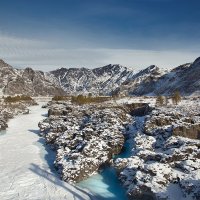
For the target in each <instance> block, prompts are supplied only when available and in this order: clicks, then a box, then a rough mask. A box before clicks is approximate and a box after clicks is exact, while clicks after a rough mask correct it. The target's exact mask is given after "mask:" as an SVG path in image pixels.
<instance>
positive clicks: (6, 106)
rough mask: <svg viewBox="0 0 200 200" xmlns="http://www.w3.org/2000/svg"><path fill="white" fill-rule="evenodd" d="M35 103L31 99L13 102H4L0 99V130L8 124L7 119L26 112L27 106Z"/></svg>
mask: <svg viewBox="0 0 200 200" xmlns="http://www.w3.org/2000/svg"><path fill="white" fill-rule="evenodd" d="M36 104H37V103H36V102H35V101H33V100H31V101H20V102H15V103H5V102H4V101H3V99H2V100H0V131H1V130H5V129H6V128H7V127H8V125H7V121H8V120H9V119H11V118H13V117H14V116H16V115H19V114H28V113H29V109H28V106H31V105H36Z"/></svg>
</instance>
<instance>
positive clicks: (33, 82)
mask: <svg viewBox="0 0 200 200" xmlns="http://www.w3.org/2000/svg"><path fill="white" fill-rule="evenodd" d="M49 78H50V76H47V75H46V73H44V72H42V71H34V70H33V69H31V68H26V69H14V68H13V67H12V66H10V65H8V64H7V63H5V62H4V61H3V60H0V93H1V94H2V95H3V94H6V95H14V94H25V95H31V96H38V95H44V96H47V95H56V94H57V95H61V94H64V91H63V90H62V89H61V88H60V86H59V85H57V84H56V81H55V82H53V80H54V78H53V77H51V81H50V80H49Z"/></svg>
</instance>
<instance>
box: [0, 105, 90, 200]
mask: <svg viewBox="0 0 200 200" xmlns="http://www.w3.org/2000/svg"><path fill="white" fill-rule="evenodd" d="M46 112H47V111H46V110H45V109H42V108H41V103H40V104H39V105H38V106H33V107H30V114H28V115H20V116H17V117H15V118H14V119H11V120H10V121H9V123H8V125H9V128H8V129H7V130H6V133H5V134H2V135H0V147H1V151H0V177H1V181H0V199H1V200H11V199H12V200H46V199H48V200H49V199H51V200H54V199H55V200H62V199H63V200H64V199H65V200H66V199H67V200H73V199H84V200H87V199H90V197H89V196H88V194H87V193H86V192H84V191H82V190H79V189H78V188H77V187H74V186H72V185H69V184H67V183H65V182H63V181H61V180H60V179H59V177H58V176H57V175H56V174H55V173H54V172H53V171H52V169H53V168H52V169H51V167H49V164H52V162H53V158H52V156H54V154H53V152H51V153H50V154H48V152H47V151H51V150H50V149H47V147H45V145H44V141H43V140H42V139H41V138H40V137H39V135H38V125H37V123H38V122H39V121H40V120H42V119H43V118H45V114H46Z"/></svg>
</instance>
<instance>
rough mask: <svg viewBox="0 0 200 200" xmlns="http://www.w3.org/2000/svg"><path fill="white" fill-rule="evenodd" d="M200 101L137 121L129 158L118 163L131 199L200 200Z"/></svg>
mask: <svg viewBox="0 0 200 200" xmlns="http://www.w3.org/2000/svg"><path fill="white" fill-rule="evenodd" d="M199 106H200V101H199V99H198V98H197V99H188V101H185V102H183V103H181V104H180V105H178V106H173V105H169V106H167V107H158V108H156V109H154V110H153V111H152V113H151V114H150V115H147V116H145V117H135V127H136V129H135V131H134V132H133V133H132V138H131V140H132V141H133V144H134V148H133V150H132V151H133V152H132V156H131V157H130V158H124V159H117V160H115V164H114V165H115V167H116V168H117V170H118V173H119V178H120V180H121V182H122V183H123V185H124V187H126V188H127V193H128V195H129V197H130V199H132V198H135V199H145V198H147V199H162V200H163V199H166V200H170V199H171V200H174V199H200V181H199V180H200V141H199V134H200V109H199Z"/></svg>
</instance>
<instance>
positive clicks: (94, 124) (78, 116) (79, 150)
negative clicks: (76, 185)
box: [39, 103, 131, 182]
mask: <svg viewBox="0 0 200 200" xmlns="http://www.w3.org/2000/svg"><path fill="white" fill-rule="evenodd" d="M48 115H49V117H48V118H47V119H45V120H43V121H42V122H40V123H39V127H40V130H41V133H42V135H43V136H44V138H45V139H46V142H47V143H48V144H51V146H52V147H53V148H54V149H55V150H56V154H57V156H56V161H55V166H56V168H57V170H58V171H59V173H60V174H61V177H62V179H63V180H65V181H68V182H79V181H81V180H83V179H86V178H87V177H89V176H90V175H92V174H93V173H95V172H97V171H98V170H99V168H101V166H103V165H106V164H108V163H109V162H110V160H111V159H112V157H113V156H114V155H116V154H118V153H120V152H121V149H122V147H123V144H124V134H125V133H126V126H127V125H128V123H130V122H131V117H130V115H127V114H126V112H125V111H124V110H122V109H120V108H111V107H110V108H106V107H104V108H102V107H101V106H97V105H83V106H78V105H72V104H68V103H61V104H53V105H51V106H50V109H49V112H48Z"/></svg>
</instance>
